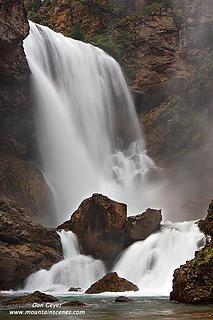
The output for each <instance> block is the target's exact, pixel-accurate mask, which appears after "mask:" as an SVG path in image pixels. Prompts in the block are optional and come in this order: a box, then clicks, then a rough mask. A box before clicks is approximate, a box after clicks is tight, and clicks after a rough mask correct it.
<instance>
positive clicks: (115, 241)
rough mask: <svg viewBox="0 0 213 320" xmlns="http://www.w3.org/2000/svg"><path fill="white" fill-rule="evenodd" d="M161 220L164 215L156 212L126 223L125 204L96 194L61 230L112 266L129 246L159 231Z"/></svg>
mask: <svg viewBox="0 0 213 320" xmlns="http://www.w3.org/2000/svg"><path fill="white" fill-rule="evenodd" d="M161 219H162V216H161V211H160V210H154V209H148V210H147V211H146V212H145V213H144V214H141V215H138V216H136V217H130V218H128V219H127V206H126V204H124V203H119V202H116V201H113V200H111V199H109V198H108V197H106V196H103V195H101V194H93V196H92V197H91V198H88V199H86V200H84V201H83V202H82V203H81V204H80V206H79V208H78V209H77V210H76V211H75V212H74V213H73V215H72V216H71V219H70V220H69V221H66V222H65V223H63V224H62V225H60V226H59V227H58V228H59V229H65V230H71V231H72V232H74V233H75V234H76V235H77V236H78V239H79V242H80V244H81V246H82V249H83V252H84V253H85V254H87V255H92V256H93V257H94V258H96V259H101V260H103V261H104V262H105V263H106V264H107V265H108V266H110V265H111V263H112V261H113V260H114V259H115V258H116V257H117V256H118V255H119V254H120V253H121V252H122V251H123V250H124V249H125V248H126V247H127V246H128V245H130V244H131V243H133V242H134V241H138V240H144V239H145V238H146V237H147V236H148V235H150V234H151V233H152V232H154V231H156V230H157V229H159V227H160V222H161Z"/></svg>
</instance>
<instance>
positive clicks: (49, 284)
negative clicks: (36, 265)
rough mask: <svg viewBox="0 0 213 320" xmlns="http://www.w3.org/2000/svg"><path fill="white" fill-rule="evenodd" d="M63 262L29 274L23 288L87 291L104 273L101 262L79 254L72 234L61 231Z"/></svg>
mask: <svg viewBox="0 0 213 320" xmlns="http://www.w3.org/2000/svg"><path fill="white" fill-rule="evenodd" d="M59 235H60V237H61V241H62V248H63V254H64V260H62V261H60V262H58V263H56V264H55V265H53V266H52V267H51V268H50V270H40V271H38V272H36V273H33V274H31V275H30V276H29V277H28V278H27V280H26V284H25V287H24V290H26V291H30V292H31V291H35V290H41V291H50V292H58V291H59V292H66V291H68V290H69V288H70V287H74V288H81V289H83V290H84V289H85V290H86V289H87V288H88V287H89V286H90V285H91V284H93V283H94V282H95V281H97V280H98V279H100V278H101V277H102V276H103V275H104V274H105V273H106V270H105V266H104V264H103V262H102V261H100V260H95V259H93V258H92V257H90V256H84V255H81V254H80V250H79V247H78V240H77V238H76V236H75V235H74V234H73V233H72V232H65V231H63V230H62V231H61V232H60V233H59Z"/></svg>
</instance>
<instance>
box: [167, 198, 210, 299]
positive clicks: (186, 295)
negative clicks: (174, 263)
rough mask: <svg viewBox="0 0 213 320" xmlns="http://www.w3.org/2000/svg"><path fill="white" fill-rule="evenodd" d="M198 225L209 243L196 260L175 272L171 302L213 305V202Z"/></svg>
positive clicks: (197, 253)
mask: <svg viewBox="0 0 213 320" xmlns="http://www.w3.org/2000/svg"><path fill="white" fill-rule="evenodd" d="M198 225H199V227H200V229H201V231H203V232H204V233H205V234H206V236H207V243H206V245H205V247H204V248H203V249H202V250H201V251H198V252H196V254H195V258H194V259H192V260H191V261H187V262H186V264H184V265H182V266H181V267H180V268H179V269H176V270H175V272H174V279H173V291H172V292H171V294H170V300H171V301H178V302H183V303H193V304H208V303H210V304H212V303H213V240H212V237H213V201H212V202H211V203H210V205H209V209H208V215H207V217H206V219H205V220H201V221H199V223H198Z"/></svg>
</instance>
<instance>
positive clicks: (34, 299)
mask: <svg viewBox="0 0 213 320" xmlns="http://www.w3.org/2000/svg"><path fill="white" fill-rule="evenodd" d="M57 301H58V299H57V298H55V297H53V296H51V295H48V294H45V293H43V292H40V291H35V292H33V293H31V294H28V295H26V296H19V297H17V298H14V299H11V300H7V301H3V302H2V303H1V304H2V305H6V306H11V305H25V304H31V305H32V303H39V304H41V303H42V302H57Z"/></svg>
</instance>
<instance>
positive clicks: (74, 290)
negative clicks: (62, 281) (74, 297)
mask: <svg viewBox="0 0 213 320" xmlns="http://www.w3.org/2000/svg"><path fill="white" fill-rule="evenodd" d="M68 291H71V292H81V288H74V287H71V288H69V290H68Z"/></svg>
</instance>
